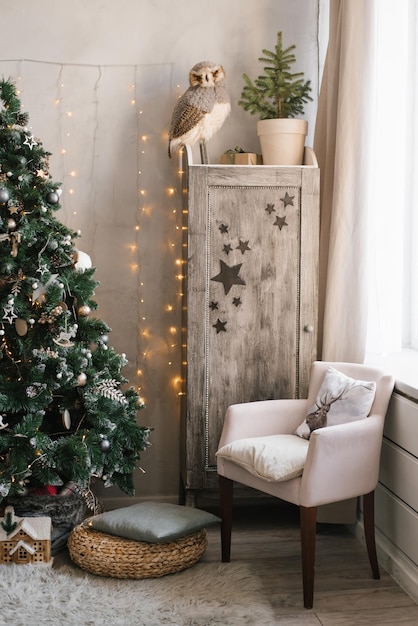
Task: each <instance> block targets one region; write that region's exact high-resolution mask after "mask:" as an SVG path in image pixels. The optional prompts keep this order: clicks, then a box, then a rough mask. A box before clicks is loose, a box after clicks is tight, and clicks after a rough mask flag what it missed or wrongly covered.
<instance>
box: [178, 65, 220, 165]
mask: <svg viewBox="0 0 418 626" xmlns="http://www.w3.org/2000/svg"><path fill="white" fill-rule="evenodd" d="M224 81H225V70H224V68H223V67H222V65H219V64H217V63H211V62H210V61H202V62H201V63H197V64H196V65H195V66H194V67H192V69H191V70H190V72H189V83H190V87H189V88H188V89H187V91H185V93H184V94H183V95H182V96H181V98H180V99H179V101H178V103H177V105H176V107H175V109H174V111H173V117H172V120H171V128H170V134H169V141H168V155H169V157H170V158H171V156H172V154H173V152H175V151H176V150H178V149H179V148H181V147H183V146H192V145H194V144H195V143H197V142H199V144H200V154H201V158H202V163H207V162H208V160H207V151H206V142H207V141H208V140H209V139H210V138H211V137H212V136H213V135H214V134H215V133H216V132H217V131H218V130H219V129H220V128H221V126H222V124H223V123H224V121H225V119H226V117H227V116H228V115H229V112H230V111H231V103H230V100H229V96H228V94H227V93H226V90H225V82H224Z"/></svg>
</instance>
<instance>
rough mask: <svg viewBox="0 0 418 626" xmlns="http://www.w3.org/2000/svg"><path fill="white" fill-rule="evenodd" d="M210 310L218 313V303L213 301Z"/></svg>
mask: <svg viewBox="0 0 418 626" xmlns="http://www.w3.org/2000/svg"><path fill="white" fill-rule="evenodd" d="M209 308H210V309H211V311H216V309H217V308H219V307H218V303H217V302H214V301H213V300H212V302H211V303H210V304H209Z"/></svg>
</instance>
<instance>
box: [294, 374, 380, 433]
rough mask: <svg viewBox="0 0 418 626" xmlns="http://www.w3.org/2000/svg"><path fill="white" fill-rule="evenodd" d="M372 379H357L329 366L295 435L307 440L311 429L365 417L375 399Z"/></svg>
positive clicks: (374, 385)
mask: <svg viewBox="0 0 418 626" xmlns="http://www.w3.org/2000/svg"><path fill="white" fill-rule="evenodd" d="M375 392H376V383H375V381H368V380H356V379H354V378H351V377H350V376H346V375H345V374H343V373H342V372H339V371H338V370H336V369H334V368H333V367H329V368H328V369H327V371H326V373H325V377H324V380H323V382H322V385H321V387H320V389H319V391H318V394H317V396H316V400H315V404H314V405H313V406H312V407H311V408H310V409H309V414H308V416H307V417H306V418H305V419H304V421H303V422H302V424H300V426H299V427H298V428H297V429H296V430H295V435H298V436H299V437H304V438H305V439H309V437H310V436H311V431H313V430H316V429H317V428H324V427H325V426H336V425H338V424H345V423H347V422H353V421H355V420H359V419H365V418H366V417H367V416H368V415H369V413H370V409H371V408H372V405H373V401H374V398H375Z"/></svg>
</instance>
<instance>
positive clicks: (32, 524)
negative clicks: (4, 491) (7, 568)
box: [0, 506, 52, 565]
mask: <svg viewBox="0 0 418 626" xmlns="http://www.w3.org/2000/svg"><path fill="white" fill-rule="evenodd" d="M51 530H52V524H51V518H50V517H16V516H15V514H14V509H13V507H11V506H8V507H6V509H5V512H4V518H0V564H1V565H4V564H6V565H7V564H9V563H16V564H18V565H24V564H26V563H50V562H51Z"/></svg>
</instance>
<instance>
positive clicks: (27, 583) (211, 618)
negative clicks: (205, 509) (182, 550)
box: [0, 563, 276, 626]
mask: <svg viewBox="0 0 418 626" xmlns="http://www.w3.org/2000/svg"><path fill="white" fill-rule="evenodd" d="M0 598H1V610H0V624H1V626H6V625H7V626H33V625H35V624H36V625H37V626H38V625H41V624H42V625H48V626H67V625H70V624H71V626H159V625H160V624H169V625H170V626H247V625H251V626H272V625H273V624H275V623H276V622H275V621H274V616H273V611H272V608H271V606H270V604H269V602H268V600H267V599H266V598H265V597H263V594H262V592H261V590H260V581H259V578H258V577H257V576H254V575H253V574H251V572H250V571H249V568H248V566H247V565H246V564H244V563H225V564H218V563H198V564H197V565H195V566H194V567H191V568H190V569H188V570H185V571H184V572H180V573H177V574H171V575H168V576H164V577H162V578H156V579H144V580H116V579H113V578H102V577H99V576H93V575H91V574H86V573H84V572H82V571H81V570H78V569H77V570H74V569H73V568H70V567H67V566H66V567H63V568H60V569H55V568H54V567H45V566H42V565H38V566H36V565H22V566H18V565H2V566H0Z"/></svg>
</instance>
